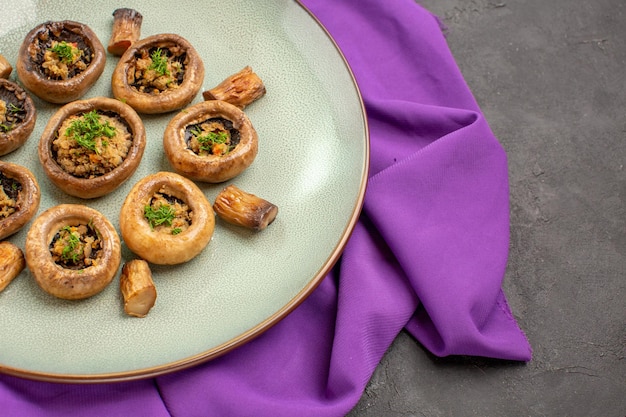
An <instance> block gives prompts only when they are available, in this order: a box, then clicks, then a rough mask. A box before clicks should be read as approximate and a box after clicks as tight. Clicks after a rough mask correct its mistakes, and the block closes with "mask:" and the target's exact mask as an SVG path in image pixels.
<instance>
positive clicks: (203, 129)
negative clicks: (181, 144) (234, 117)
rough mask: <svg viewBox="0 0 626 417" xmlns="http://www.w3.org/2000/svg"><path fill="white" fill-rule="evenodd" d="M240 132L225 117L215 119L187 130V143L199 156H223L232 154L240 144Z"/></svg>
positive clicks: (190, 126) (189, 127) (188, 127)
mask: <svg viewBox="0 0 626 417" xmlns="http://www.w3.org/2000/svg"><path fill="white" fill-rule="evenodd" d="M239 141H240V134H239V130H238V129H235V128H234V126H233V122H231V121H230V120H228V119H224V118H223V117H214V118H210V119H207V120H205V121H204V122H201V123H197V124H193V125H189V126H187V127H186V128H185V142H186V143H187V147H188V149H191V150H192V151H193V152H194V153H196V154H197V155H199V156H207V155H215V156H223V155H227V154H228V153H230V152H232V150H233V149H235V147H236V146H237V145H238V144H239Z"/></svg>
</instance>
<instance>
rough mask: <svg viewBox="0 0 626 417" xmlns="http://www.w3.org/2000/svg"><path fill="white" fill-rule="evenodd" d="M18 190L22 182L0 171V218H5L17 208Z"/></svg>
mask: <svg viewBox="0 0 626 417" xmlns="http://www.w3.org/2000/svg"><path fill="white" fill-rule="evenodd" d="M20 192H22V184H21V183H20V182H19V181H17V180H15V179H13V178H9V177H7V176H6V175H4V174H3V173H2V172H0V219H6V218H7V217H9V216H10V215H11V214H13V213H15V212H16V211H17V210H18V208H19V207H18V204H17V201H18V199H19V195H20Z"/></svg>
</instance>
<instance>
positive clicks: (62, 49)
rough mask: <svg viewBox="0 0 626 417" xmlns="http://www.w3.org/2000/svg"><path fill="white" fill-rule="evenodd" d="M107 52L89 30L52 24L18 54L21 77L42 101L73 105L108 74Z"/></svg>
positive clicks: (32, 33)
mask: <svg viewBox="0 0 626 417" xmlns="http://www.w3.org/2000/svg"><path fill="white" fill-rule="evenodd" d="M105 63H106V51H105V49H104V46H103V45H102V43H101V42H100V40H99V39H98V37H97V35H96V34H95V32H94V31H93V30H91V28H89V26H87V25H85V24H83V23H79V22H74V21H71V20H63V21H48V22H45V23H42V24H40V25H39V26H36V27H35V28H34V29H32V30H31V31H30V32H28V34H27V35H26V37H25V38H24V41H23V42H22V45H21V46H20V50H19V53H18V60H17V66H16V68H17V76H18V77H19V79H20V81H21V82H22V84H24V86H25V87H26V88H27V89H28V90H30V91H31V92H32V93H33V94H35V95H36V96H38V97H39V98H41V99H43V100H46V101H49V102H51V103H69V102H70V101H73V100H77V99H79V98H80V97H82V96H83V95H84V94H85V93H86V92H87V90H89V88H91V87H92V86H93V84H95V82H96V81H97V80H98V78H100V75H102V72H103V71H104V66H105Z"/></svg>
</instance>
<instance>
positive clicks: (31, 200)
mask: <svg viewBox="0 0 626 417" xmlns="http://www.w3.org/2000/svg"><path fill="white" fill-rule="evenodd" d="M40 200H41V191H40V189H39V184H38V183H37V180H36V179H35V176H34V175H33V173H32V172H30V170H29V169H28V168H26V167H23V166H21V165H17V164H12V163H10V162H3V161H0V240H2V239H5V238H7V237H9V236H11V235H12V234H14V233H16V232H17V231H19V230H20V229H21V228H22V227H24V225H25V224H26V223H28V222H29V221H30V219H32V218H33V216H34V215H35V213H37V210H39V202H40Z"/></svg>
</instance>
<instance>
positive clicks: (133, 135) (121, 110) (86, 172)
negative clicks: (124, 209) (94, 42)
mask: <svg viewBox="0 0 626 417" xmlns="http://www.w3.org/2000/svg"><path fill="white" fill-rule="evenodd" d="M145 146H146V132H145V128H144V125H143V122H142V121H141V118H140V117H139V116H138V115H137V113H136V112H135V111H134V110H133V109H132V108H131V107H130V106H128V105H127V104H124V103H122V102H121V101H119V100H115V99H112V98H108V97H95V98H92V99H87V100H78V101H75V102H72V103H69V104H66V105H65V106H63V107H62V108H60V109H59V110H58V111H57V113H56V114H55V115H54V116H53V117H52V118H51V119H50V120H49V121H48V125H47V126H46V128H45V129H44V132H43V134H42V136H41V139H40V142H39V159H40V161H41V164H42V166H43V169H44V171H45V173H46V175H47V176H48V177H49V178H50V180H51V181H52V182H53V183H54V184H55V185H56V186H57V187H59V188H60V189H62V190H63V191H65V192H66V193H68V194H70V195H72V196H75V197H79V198H85V199H87V198H95V197H100V196H103V195H105V194H108V193H110V192H111V191H113V190H115V189H116V188H117V187H119V186H120V185H121V184H122V183H124V182H125V181H126V180H127V179H128V178H129V177H130V176H131V175H132V174H133V173H134V172H135V170H136V169H137V167H138V166H139V163H140V161H141V158H142V156H143V153H144V149H145Z"/></svg>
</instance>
